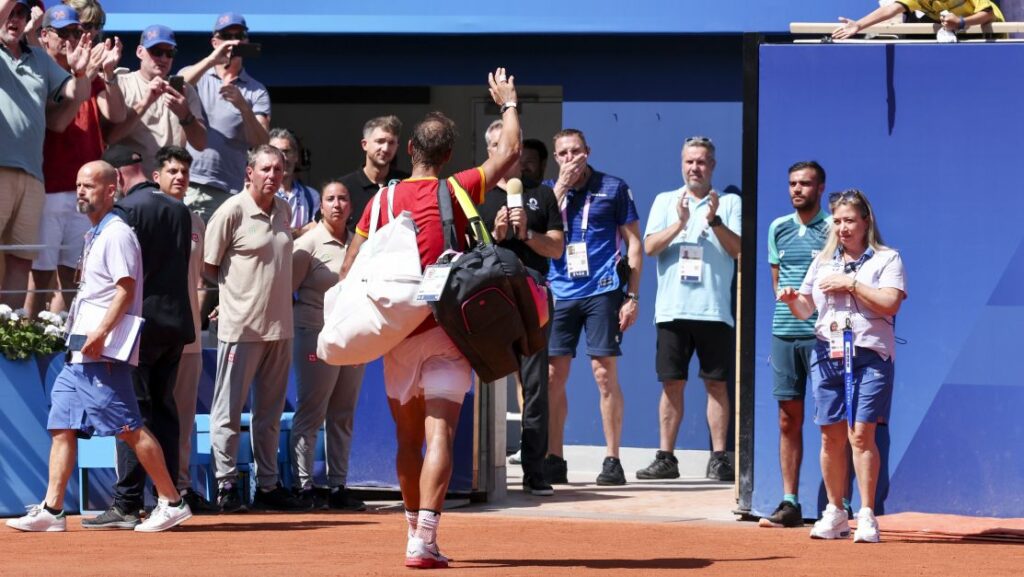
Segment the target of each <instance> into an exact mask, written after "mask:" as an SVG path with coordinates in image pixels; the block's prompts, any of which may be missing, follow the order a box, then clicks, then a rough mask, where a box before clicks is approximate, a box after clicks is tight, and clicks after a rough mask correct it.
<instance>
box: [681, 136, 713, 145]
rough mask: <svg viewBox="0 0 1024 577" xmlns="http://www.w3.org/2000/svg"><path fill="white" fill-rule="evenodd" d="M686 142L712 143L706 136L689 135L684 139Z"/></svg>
mask: <svg viewBox="0 0 1024 577" xmlns="http://www.w3.org/2000/svg"><path fill="white" fill-rule="evenodd" d="M684 142H685V143H686V144H693V143H697V144H714V143H713V142H711V139H710V138H708V137H707V136H691V137H690V138H687V139H686V140H685V141H684Z"/></svg>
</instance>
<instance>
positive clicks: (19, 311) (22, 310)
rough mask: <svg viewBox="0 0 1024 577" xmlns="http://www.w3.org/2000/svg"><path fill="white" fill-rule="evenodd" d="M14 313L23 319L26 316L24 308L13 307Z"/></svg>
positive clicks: (26, 312)
mask: <svg viewBox="0 0 1024 577" xmlns="http://www.w3.org/2000/svg"><path fill="white" fill-rule="evenodd" d="M14 314H16V315H18V318H21V319H24V318H27V317H28V311H27V310H25V309H24V308H20V309H14Z"/></svg>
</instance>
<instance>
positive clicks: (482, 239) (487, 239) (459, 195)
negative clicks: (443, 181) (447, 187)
mask: <svg viewBox="0 0 1024 577" xmlns="http://www.w3.org/2000/svg"><path fill="white" fill-rule="evenodd" d="M453 186H454V187H455V200H457V201H459V207H461V208H462V213H463V214H465V215H466V218H467V219H468V220H469V226H470V228H471V229H472V231H473V236H475V237H476V239H477V242H479V243H480V244H491V243H492V242H493V241H492V240H491V234H490V233H489V232H487V227H486V226H484V221H483V219H481V218H480V214H479V213H477V211H476V205H475V204H473V201H472V199H470V198H469V193H467V192H466V191H465V190H464V189H463V188H462V187H461V186H459V183H458V182H454V181H453Z"/></svg>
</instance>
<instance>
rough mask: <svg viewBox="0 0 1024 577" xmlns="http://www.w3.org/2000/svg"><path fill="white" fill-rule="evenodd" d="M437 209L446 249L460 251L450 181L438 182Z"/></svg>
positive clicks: (445, 179) (444, 179) (443, 179)
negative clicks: (449, 186) (449, 189)
mask: <svg viewBox="0 0 1024 577" xmlns="http://www.w3.org/2000/svg"><path fill="white" fill-rule="evenodd" d="M437 207H438V209H439V210H440V211H441V234H442V235H443V237H444V249H445V250H446V251H448V250H458V247H459V237H458V235H457V234H456V233H455V211H454V210H452V195H451V193H450V192H449V191H448V179H447V178H442V179H439V180H438V181H437Z"/></svg>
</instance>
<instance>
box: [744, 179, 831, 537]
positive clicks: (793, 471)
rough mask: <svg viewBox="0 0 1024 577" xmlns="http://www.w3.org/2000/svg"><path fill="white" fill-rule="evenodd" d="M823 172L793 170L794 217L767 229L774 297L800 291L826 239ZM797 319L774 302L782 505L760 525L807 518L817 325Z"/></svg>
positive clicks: (774, 391)
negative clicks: (806, 439) (802, 488)
mask: <svg viewBox="0 0 1024 577" xmlns="http://www.w3.org/2000/svg"><path fill="white" fill-rule="evenodd" d="M824 192H825V169H824V168H822V167H821V165H820V164H818V163H817V162H815V161H813V160H811V161H806V162H798V163H796V164H794V165H793V166H791V167H789V199H790V201H792V203H793V208H794V209H795V210H794V212H793V213H792V214H787V215H786V216H781V217H779V218H777V219H775V220H774V221H773V222H772V224H771V226H769V227H768V264H770V265H771V269H772V290H773V291H774V292H775V294H779V291H780V290H782V289H784V288H786V287H794V288H799V287H800V285H801V283H803V280H804V276H806V275H807V269H808V268H809V267H810V266H811V262H812V261H814V259H815V257H817V256H818V253H819V252H820V251H821V247H822V246H824V245H825V240H826V239H827V238H828V231H829V220H830V219H829V218H828V214H827V213H826V212H825V211H824V210H822V208H821V195H822V194H823V193H824ZM815 320H817V315H816V314H813V315H811V316H810V318H808V319H807V320H800V319H798V318H796V317H795V316H793V313H792V312H791V311H790V310H789V307H788V306H787V305H786V304H785V303H781V302H778V303H776V304H775V316H774V317H772V349H771V361H772V369H773V371H774V373H775V382H774V385H773V387H772V395H774V397H775V400H776V401H778V402H779V467H780V469H782V492H783V496H782V501H781V502H780V503H779V506H778V507H777V508H776V509H775V511H774V512H773V513H772V514H771V516H769V517H764V518H762V519H761V521H760V525H761V526H762V527H802V526H803V524H804V520H803V515H802V514H801V510H800V501H799V500H798V497H797V488H798V487H799V485H800V461H801V460H802V459H803V424H804V395H805V393H806V392H807V377H808V376H809V375H810V372H811V354H812V351H813V350H814V343H815V340H816V339H815V337H814V322H815Z"/></svg>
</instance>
